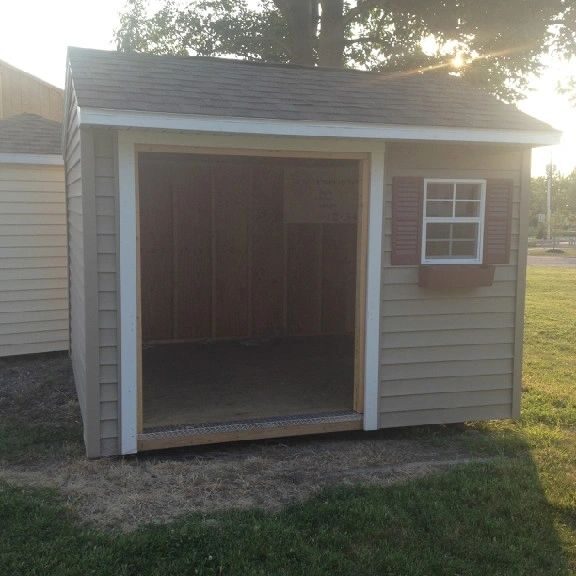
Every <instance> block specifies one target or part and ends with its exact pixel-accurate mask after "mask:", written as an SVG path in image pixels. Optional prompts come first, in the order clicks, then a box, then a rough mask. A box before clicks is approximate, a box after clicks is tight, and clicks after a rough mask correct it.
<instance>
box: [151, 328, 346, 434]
mask: <svg viewBox="0 0 576 576" xmlns="http://www.w3.org/2000/svg"><path fill="white" fill-rule="evenodd" d="M353 379H354V339H353V337H351V336H350V337H348V336H319V337H295V338H282V339H275V340H270V341H264V342H262V341H254V342H216V343H215V342H210V343H185V344H158V345H154V346H148V347H145V348H144V350H143V407H144V429H145V430H149V429H154V428H158V427H164V426H184V425H194V424H205V423H220V422H230V421H238V420H249V419H254V418H270V417H276V416H291V415H305V414H318V413H323V412H334V411H341V410H342V411H344V410H352V406H353Z"/></svg>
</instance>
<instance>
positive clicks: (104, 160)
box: [94, 130, 120, 456]
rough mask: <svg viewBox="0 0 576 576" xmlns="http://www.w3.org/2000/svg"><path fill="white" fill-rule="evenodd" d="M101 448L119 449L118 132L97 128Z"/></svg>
mask: <svg viewBox="0 0 576 576" xmlns="http://www.w3.org/2000/svg"><path fill="white" fill-rule="evenodd" d="M94 155H95V161H94V162H95V164H94V175H95V186H94V190H95V196H96V230H97V239H96V251H97V274H98V280H97V285H98V295H97V305H98V386H99V390H100V403H99V404H100V406H99V418H100V450H101V454H102V455H103V456H106V455H110V454H117V453H118V452H119V451H120V440H119V436H120V423H119V412H120V410H119V396H120V393H119V377H118V374H119V345H120V342H119V332H118V329H117V327H118V322H119V318H118V310H119V309H118V301H119V298H118V295H117V278H118V275H117V270H118V257H119V255H118V254H117V234H116V230H117V220H116V214H117V202H118V194H117V189H118V188H117V181H118V180H117V170H116V158H117V153H116V133H115V132H112V131H103V130H100V131H94Z"/></svg>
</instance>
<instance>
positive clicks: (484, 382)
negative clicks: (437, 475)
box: [379, 143, 523, 427]
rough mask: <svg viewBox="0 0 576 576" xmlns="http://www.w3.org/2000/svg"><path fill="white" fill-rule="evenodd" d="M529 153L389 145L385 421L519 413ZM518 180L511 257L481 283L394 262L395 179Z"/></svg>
mask: <svg viewBox="0 0 576 576" xmlns="http://www.w3.org/2000/svg"><path fill="white" fill-rule="evenodd" d="M522 154H523V153H522V150H520V149H517V148H512V147H508V148H505V147H498V146H485V145H476V146H474V145H469V146H466V145H458V146H455V145H441V144H417V143H414V144H404V143H402V144H400V143H391V144H389V145H388V147H387V158H386V184H385V185H386V189H385V220H384V227H383V230H384V238H383V261H382V265H383V269H382V306H381V341H380V345H381V357H380V401H379V412H380V426H381V427H394V426H408V425H418V424H438V423H448V422H462V421H466V420H476V419H489V418H506V417H510V416H512V404H513V402H512V398H513V379H514V371H515V368H517V366H516V365H515V361H514V354H515V346H516V338H517V330H516V302H517V278H518V265H519V263H520V266H522V265H523V259H522V258H519V257H518V246H519V230H520V222H519V212H520V182H521V169H522ZM394 176H422V177H426V178H486V179H487V178H508V179H512V180H513V181H514V197H513V223H512V224H513V225H512V246H511V257H510V263H509V264H506V265H498V266H496V271H495V278H494V284H493V285H492V286H490V287H482V288H476V289H471V290H452V291H442V290H429V289H425V288H420V287H419V286H418V266H392V265H391V264H390V256H391V222H392V220H391V218H392V178H393V177H394Z"/></svg>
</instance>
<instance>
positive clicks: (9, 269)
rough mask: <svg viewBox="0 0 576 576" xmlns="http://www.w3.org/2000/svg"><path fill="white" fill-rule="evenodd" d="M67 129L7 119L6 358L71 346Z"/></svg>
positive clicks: (1, 216)
mask: <svg viewBox="0 0 576 576" xmlns="http://www.w3.org/2000/svg"><path fill="white" fill-rule="evenodd" d="M0 72H1V66H0ZM4 88H6V84H4ZM54 90H56V89H54ZM61 132H62V127H61V124H60V122H57V121H54V120H49V119H46V118H42V117H40V116H38V115H36V114H18V115H13V116H10V117H9V118H5V119H3V120H0V356H11V355H17V354H30V353H37V352H52V351H58V350H67V349H68V280H67V279H68V267H67V257H66V253H67V248H66V246H67V240H66V194H65V186H64V162H63V159H62V153H61Z"/></svg>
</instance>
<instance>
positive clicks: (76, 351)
mask: <svg viewBox="0 0 576 576" xmlns="http://www.w3.org/2000/svg"><path fill="white" fill-rule="evenodd" d="M65 123H66V124H65V127H66V141H65V150H64V161H65V165H66V168H65V179H66V202H67V218H68V257H69V259H68V267H69V270H68V274H69V278H68V282H69V298H70V302H69V307H70V356H71V359H72V369H73V371H74V382H75V384H76V390H77V393H78V401H79V403H80V409H81V411H82V419H83V421H84V425H85V428H84V432H85V434H84V436H85V440H86V439H87V438H86V423H87V410H86V361H85V358H86V313H85V312H86V311H85V306H84V286H85V283H84V218H83V214H84V208H83V190H82V167H81V137H80V128H79V126H78V115H77V107H76V101H75V97H74V93H73V92H72V91H69V92H68V99H67V110H66V119H65Z"/></svg>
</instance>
